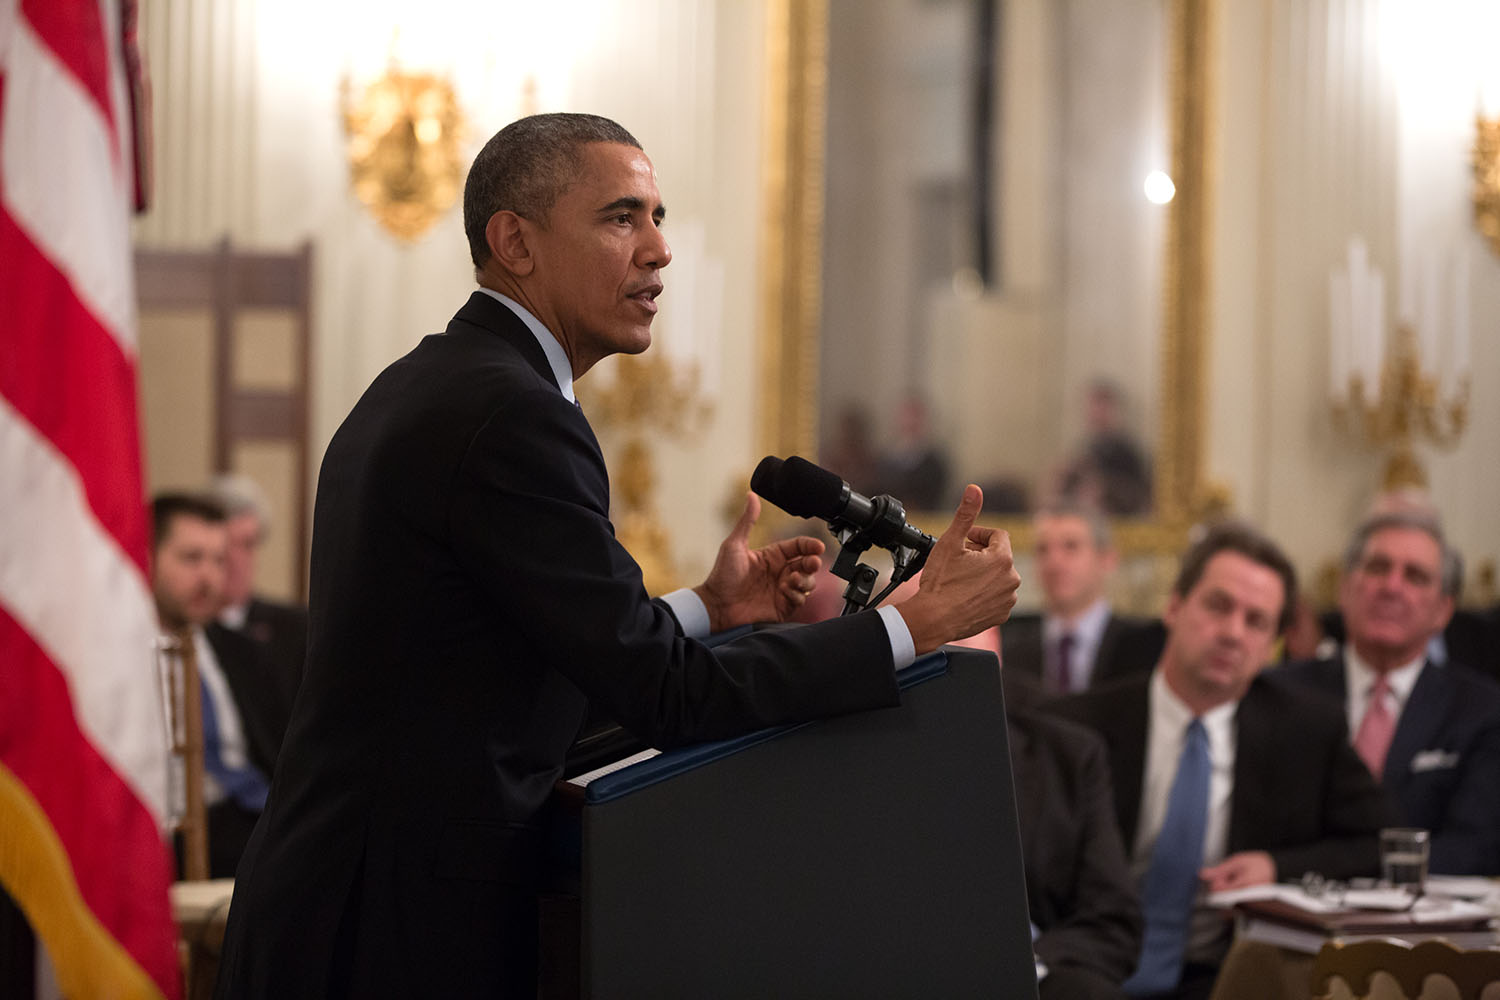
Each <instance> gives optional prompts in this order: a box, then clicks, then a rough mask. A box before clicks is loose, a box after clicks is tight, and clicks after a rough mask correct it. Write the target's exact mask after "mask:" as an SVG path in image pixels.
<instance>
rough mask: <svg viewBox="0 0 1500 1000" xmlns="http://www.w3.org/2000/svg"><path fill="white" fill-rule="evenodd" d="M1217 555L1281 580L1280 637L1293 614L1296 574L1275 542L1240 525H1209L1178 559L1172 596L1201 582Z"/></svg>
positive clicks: (1180, 595)
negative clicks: (1234, 556)
mask: <svg viewBox="0 0 1500 1000" xmlns="http://www.w3.org/2000/svg"><path fill="white" fill-rule="evenodd" d="M1220 552H1235V553H1238V554H1239V555H1242V556H1244V557H1245V558H1246V559H1249V560H1251V561H1253V562H1257V563H1260V564H1261V565H1262V566H1264V567H1266V568H1267V569H1269V570H1272V571H1274V572H1275V573H1276V575H1277V576H1279V577H1281V586H1282V589H1283V590H1284V591H1285V592H1286V597H1285V600H1284V601H1283V602H1282V605H1281V615H1280V617H1279V618H1278V619H1277V621H1276V633H1277V634H1278V635H1280V634H1281V633H1283V632H1285V631H1286V630H1287V627H1288V626H1289V625H1291V623H1292V616H1293V615H1294V614H1295V613H1296V605H1297V571H1296V570H1295V569H1293V568H1292V562H1291V560H1290V559H1288V558H1287V557H1286V554H1285V553H1283V552H1282V551H1281V549H1280V547H1278V546H1277V544H1276V543H1275V542H1273V541H1271V539H1270V538H1268V537H1266V536H1265V535H1263V534H1261V533H1260V532H1259V531H1257V530H1256V529H1255V528H1252V527H1251V526H1250V525H1248V524H1245V523H1243V522H1241V521H1224V522H1221V523H1219V524H1215V525H1213V526H1212V527H1210V528H1209V529H1208V530H1207V531H1205V532H1204V534H1203V537H1202V538H1200V539H1198V540H1197V541H1196V542H1194V543H1193V544H1192V545H1191V546H1190V547H1189V548H1188V550H1187V552H1186V553H1185V554H1184V555H1183V557H1182V566H1181V568H1180V569H1179V570H1178V571H1177V582H1176V583H1174V584H1172V593H1174V594H1176V595H1177V596H1178V597H1186V596H1187V595H1188V593H1189V592H1190V591H1191V590H1192V589H1193V588H1194V587H1196V586H1197V585H1198V581H1199V580H1201V579H1202V578H1203V571H1204V569H1205V568H1206V567H1207V566H1208V562H1209V560H1210V559H1212V558H1213V557H1214V556H1216V555H1218V554H1219V553H1220Z"/></svg>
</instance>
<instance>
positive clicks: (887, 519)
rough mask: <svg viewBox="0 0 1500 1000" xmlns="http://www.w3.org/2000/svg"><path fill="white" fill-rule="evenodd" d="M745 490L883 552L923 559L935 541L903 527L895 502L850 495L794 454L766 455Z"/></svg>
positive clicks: (839, 481)
mask: <svg viewBox="0 0 1500 1000" xmlns="http://www.w3.org/2000/svg"><path fill="white" fill-rule="evenodd" d="M750 488H751V489H753V490H754V491H755V492H756V493H758V494H760V495H761V496H762V497H765V498H766V499H767V500H769V501H770V502H771V503H774V504H775V505H776V506H778V507H780V508H781V509H782V510H784V511H786V512H787V513H788V514H791V515H793V516H795V517H816V518H821V519H822V520H824V521H827V522H828V526H829V527H830V528H832V529H833V531H834V533H835V534H837V533H839V532H840V531H842V530H850V531H858V532H860V533H862V534H863V535H864V536H865V537H866V538H868V539H869V541H870V543H871V544H873V545H878V546H880V547H881V548H883V549H890V550H893V551H894V550H896V549H903V548H905V549H912V550H913V551H914V552H915V554H916V555H917V556H918V557H919V559H918V561H917V565H918V566H920V565H921V563H922V562H924V561H925V560H926V557H927V553H928V552H930V551H931V550H932V546H933V545H934V544H936V542H937V539H935V538H933V537H932V536H931V535H929V534H927V533H926V532H925V531H922V530H920V529H918V528H914V527H912V526H911V525H909V524H907V523H906V509H905V508H904V507H902V506H901V501H899V500H897V499H896V498H895V497H890V496H878V497H874V498H873V499H872V498H870V497H866V496H862V495H861V494H859V493H856V492H854V490H853V489H851V488H850V486H849V484H848V483H846V482H844V481H843V480H842V479H840V478H839V477H838V476H836V475H834V474H833V473H832V472H829V471H828V470H827V469H825V468H822V467H821V466H817V465H814V464H813V463H811V462H809V461H808V460H807V459H805V458H802V457H801V456H798V455H793V456H792V457H790V458H788V459H787V460H786V461H784V462H783V461H782V460H781V459H779V458H777V457H776V456H775V455H767V456H766V457H765V458H763V459H761V461H760V464H759V465H757V466H756V467H755V473H754V475H752V476H751V477H750Z"/></svg>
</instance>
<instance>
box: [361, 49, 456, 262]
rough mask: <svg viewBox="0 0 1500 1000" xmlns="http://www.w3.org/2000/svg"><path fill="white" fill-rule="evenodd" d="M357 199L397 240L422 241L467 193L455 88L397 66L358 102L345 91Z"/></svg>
mask: <svg viewBox="0 0 1500 1000" xmlns="http://www.w3.org/2000/svg"><path fill="white" fill-rule="evenodd" d="M341 89H342V105H343V113H344V129H345V131H346V132H348V135H349V166H350V175H351V181H352V183H353V186H354V193H355V195H356V196H358V198H359V200H360V201H362V202H364V204H365V205H366V206H367V207H368V208H369V209H370V212H371V214H372V215H374V216H375V221H377V222H379V223H380V224H381V225H382V226H384V227H385V229H386V230H387V231H389V232H390V233H391V234H392V235H394V236H396V237H397V238H399V239H402V240H406V241H407V242H409V243H410V242H415V241H416V240H417V239H418V238H420V237H421V235H422V234H423V233H425V232H426V231H427V230H428V229H429V228H431V227H432V224H433V223H434V222H436V221H437V220H438V218H439V217H440V216H442V215H443V213H445V212H447V211H448V210H449V209H450V208H452V207H453V205H454V203H456V202H457V201H458V197H459V194H460V192H461V191H462V190H463V180H464V162H463V157H462V155H461V153H460V144H461V143H462V142H463V139H464V135H465V134H466V133H467V131H468V126H467V123H466V122H465V120H464V116H463V111H462V109H460V107H459V105H458V95H457V94H456V93H455V92H454V90H453V85H452V84H451V83H449V82H448V81H447V80H445V79H443V78H441V77H439V76H436V75H435V74H432V73H408V72H405V71H403V70H401V69H398V68H397V67H395V66H392V67H391V68H390V69H388V70H387V71H386V73H385V75H384V76H382V77H380V79H378V80H376V81H374V82H373V83H371V84H370V85H369V86H368V87H366V88H365V89H364V92H363V93H362V94H361V95H360V96H359V98H358V99H357V100H354V99H352V98H351V96H350V93H349V89H350V88H349V81H348V79H347V78H345V80H344V82H343V85H342V88H341Z"/></svg>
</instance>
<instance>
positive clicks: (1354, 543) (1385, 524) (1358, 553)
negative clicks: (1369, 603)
mask: <svg viewBox="0 0 1500 1000" xmlns="http://www.w3.org/2000/svg"><path fill="white" fill-rule="evenodd" d="M1387 528H1407V529H1411V530H1413V531H1422V532H1425V533H1426V534H1427V535H1428V536H1429V537H1431V538H1432V540H1433V541H1434V542H1437V547H1438V554H1439V555H1440V557H1441V560H1442V562H1441V566H1440V570H1439V583H1440V585H1441V586H1442V588H1443V596H1444V597H1451V598H1453V599H1454V600H1458V594H1459V591H1460V590H1462V589H1463V585H1464V561H1463V557H1462V556H1460V555H1459V554H1458V550H1457V549H1455V548H1453V546H1451V545H1449V544H1448V540H1447V539H1446V538H1444V537H1443V528H1442V525H1441V524H1439V523H1438V521H1437V519H1436V518H1435V517H1433V516H1432V515H1430V514H1426V513H1423V512H1421V511H1410V510H1401V511H1392V512H1390V513H1389V514H1377V515H1375V516H1374V517H1370V518H1366V519H1365V520H1364V521H1362V522H1360V525H1359V527H1357V528H1355V529H1354V535H1353V536H1352V537H1351V538H1350V539H1349V547H1348V548H1346V549H1345V550H1344V573H1345V574H1346V575H1347V574H1349V573H1353V572H1354V571H1355V569H1357V568H1358V567H1359V561H1360V559H1361V558H1363V557H1364V554H1365V546H1366V545H1368V544H1369V542H1370V539H1371V538H1374V537H1375V534H1376V533H1377V532H1380V531H1384V530H1386V529H1387Z"/></svg>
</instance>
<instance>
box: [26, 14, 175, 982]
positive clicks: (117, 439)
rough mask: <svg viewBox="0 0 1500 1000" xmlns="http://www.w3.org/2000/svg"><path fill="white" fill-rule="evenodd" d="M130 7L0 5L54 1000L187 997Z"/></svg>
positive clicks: (32, 782)
mask: <svg viewBox="0 0 1500 1000" xmlns="http://www.w3.org/2000/svg"><path fill="white" fill-rule="evenodd" d="M130 119H131V116H130V112H129V105H128V102H127V90H126V84H125V75H124V69H123V58H122V49H121V31H120V10H119V6H118V0H0V512H3V514H0V880H3V882H4V884H5V887H6V890H7V891H8V892H9V893H10V895H11V896H12V897H13V898H14V899H15V900H16V901H17V902H18V903H19V904H20V906H21V908H22V910H23V911H24V912H25V913H26V915H27V917H28V919H29V921H30V922H31V924H32V926H33V928H34V929H35V930H36V932H37V936H38V938H39V939H40V940H41V942H42V943H43V945H44V946H45V947H46V949H47V951H48V954H49V957H50V958H51V960H52V964H53V966H54V968H55V970H56V974H57V979H58V982H59V985H60V986H61V988H62V990H63V992H64V994H66V995H70V996H111V997H162V996H173V997H175V996H177V995H179V993H180V988H181V987H180V983H179V981H178V972H177V960H176V951H175V931H174V929H173V926H172V919H171V910H170V905H169V902H168V897H167V888H168V885H169V884H170V880H171V861H170V857H169V855H168V852H167V850H166V847H165V845H164V843H163V841H162V837H161V822H162V817H163V815H164V812H165V804H166V789H167V754H166V740H165V733H166V728H165V722H164V719H163V717H162V708H161V702H160V698H159V695H158V691H157V685H156V680H155V667H154V660H153V654H152V641H153V639H154V637H155V614H154V610H153V607H152V601H151V592H150V587H149V585H148V583H147V576H146V572H147V570H146V552H147V524H146V509H145V503H144V496H143V491H142V477H141V456H140V444H139V437H138V430H137V428H138V426H139V418H138V414H137V403H136V365H137V347H136V327H135V307H134V294H135V293H134V284H133V276H132V270H131V248H130V207H131V200H132V198H131V195H132V184H133V178H132V174H131V170H132V166H131V163H132V157H131V145H130V144H131V121H130Z"/></svg>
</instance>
